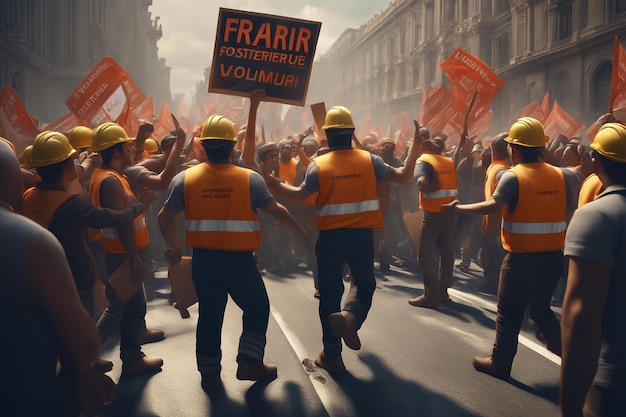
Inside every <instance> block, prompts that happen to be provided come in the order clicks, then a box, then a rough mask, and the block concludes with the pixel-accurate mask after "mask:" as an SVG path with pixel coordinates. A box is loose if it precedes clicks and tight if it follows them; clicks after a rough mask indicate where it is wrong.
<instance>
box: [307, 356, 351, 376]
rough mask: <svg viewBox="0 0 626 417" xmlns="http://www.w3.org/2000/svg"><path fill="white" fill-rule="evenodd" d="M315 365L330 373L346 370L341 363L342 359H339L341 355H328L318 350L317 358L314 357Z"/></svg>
mask: <svg viewBox="0 0 626 417" xmlns="http://www.w3.org/2000/svg"><path fill="white" fill-rule="evenodd" d="M315 365H317V366H318V367H320V368H323V369H326V371H327V372H328V373H330V374H334V373H337V372H344V371H345V370H346V367H345V365H344V364H343V359H341V355H339V356H334V357H328V356H326V355H324V352H320V354H319V355H317V358H315Z"/></svg>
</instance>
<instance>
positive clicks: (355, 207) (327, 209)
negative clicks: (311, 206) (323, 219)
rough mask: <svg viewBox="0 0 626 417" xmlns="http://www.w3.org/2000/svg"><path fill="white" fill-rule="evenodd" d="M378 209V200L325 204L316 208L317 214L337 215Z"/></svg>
mask: <svg viewBox="0 0 626 417" xmlns="http://www.w3.org/2000/svg"><path fill="white" fill-rule="evenodd" d="M378 209H380V202H379V201H378V200H369V201H359V202H358V203H343V204H327V205H325V206H324V207H320V208H319V209H318V210H317V213H316V214H317V215H318V216H337V215H340V214H355V213H363V212H366V211H372V210H378Z"/></svg>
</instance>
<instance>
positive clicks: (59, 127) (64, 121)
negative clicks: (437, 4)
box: [45, 112, 80, 132]
mask: <svg viewBox="0 0 626 417" xmlns="http://www.w3.org/2000/svg"><path fill="white" fill-rule="evenodd" d="M78 125H80V121H79V120H78V118H77V117H76V115H75V114H74V113H72V112H69V113H68V114H66V115H65V116H63V117H61V118H60V119H59V120H57V121H56V122H52V123H50V124H49V125H47V126H46V127H45V130H52V131H54V132H67V131H68V130H70V129H71V128H73V127H75V126H78Z"/></svg>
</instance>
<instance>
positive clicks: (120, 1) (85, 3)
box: [0, 0, 171, 123]
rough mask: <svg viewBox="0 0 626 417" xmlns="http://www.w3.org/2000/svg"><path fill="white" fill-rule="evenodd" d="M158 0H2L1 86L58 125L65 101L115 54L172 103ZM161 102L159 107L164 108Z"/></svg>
mask: <svg viewBox="0 0 626 417" xmlns="http://www.w3.org/2000/svg"><path fill="white" fill-rule="evenodd" d="M151 4H152V0H138V1H130V0H80V1H73V0H47V1H41V0H21V1H13V0H11V1H2V2H0V88H2V87H4V85H6V84H9V85H11V86H12V87H13V88H14V89H15V90H16V91H17V92H18V94H19V96H20V99H21V100H22V101H23V103H24V105H25V107H26V109H27V110H28V112H29V113H31V114H33V115H35V116H36V117H38V118H39V119H40V121H41V122H45V123H51V122H53V121H55V120H56V119H58V118H59V117H61V116H63V115H64V114H66V113H67V112H68V111H69V110H68V109H67V107H66V106H65V99H66V98H67V97H68V96H69V95H70V94H71V92H72V91H73V90H74V89H75V88H76V86H77V85H78V83H79V82H80V81H81V80H82V79H83V78H84V77H85V75H86V74H87V72H88V71H89V70H90V69H91V68H92V67H93V66H94V65H95V64H96V63H97V62H98V61H99V60H100V59H101V58H102V57H104V56H112V57H113V58H114V59H115V60H116V61H117V62H118V63H119V64H120V65H122V66H123V67H124V68H125V69H126V70H127V71H128V72H129V74H130V75H131V77H132V78H133V80H134V81H135V82H136V83H137V85H138V86H139V87H140V88H141V89H142V91H143V92H144V93H145V94H146V95H148V96H150V95H152V96H154V102H155V104H156V105H157V106H158V105H160V103H161V102H162V101H163V100H164V99H166V100H168V101H170V100H171V94H170V83H169V76H170V68H169V67H167V66H166V65H165V63H164V61H163V60H162V59H159V57H158V53H157V46H156V44H157V41H158V40H159V39H160V38H161V36H162V31H161V26H160V25H159V24H158V20H155V19H152V18H151V15H150V12H149V11H148V8H149V6H150V5H151ZM157 103H158V104H157Z"/></svg>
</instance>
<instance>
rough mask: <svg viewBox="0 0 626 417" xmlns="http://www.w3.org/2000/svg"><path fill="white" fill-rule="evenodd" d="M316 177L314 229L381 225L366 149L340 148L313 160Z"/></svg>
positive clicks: (371, 166)
mask: <svg viewBox="0 0 626 417" xmlns="http://www.w3.org/2000/svg"><path fill="white" fill-rule="evenodd" d="M313 162H314V163H315V165H316V167H317V174H318V178H319V188H320V189H319V195H318V197H317V203H316V207H317V211H316V218H315V221H316V224H317V228H318V230H333V229H341V228H353V229H358V228H364V229H372V228H382V227H383V216H382V213H381V211H380V201H379V200H378V192H377V190H376V174H375V172H374V166H373V165H372V158H371V156H370V153H369V152H367V151H364V150H359V149H342V150H336V151H332V152H329V153H327V154H324V155H321V156H318V157H317V158H315V159H314V160H313Z"/></svg>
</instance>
